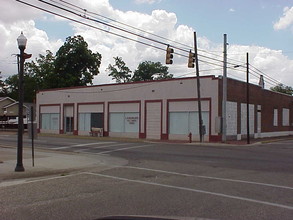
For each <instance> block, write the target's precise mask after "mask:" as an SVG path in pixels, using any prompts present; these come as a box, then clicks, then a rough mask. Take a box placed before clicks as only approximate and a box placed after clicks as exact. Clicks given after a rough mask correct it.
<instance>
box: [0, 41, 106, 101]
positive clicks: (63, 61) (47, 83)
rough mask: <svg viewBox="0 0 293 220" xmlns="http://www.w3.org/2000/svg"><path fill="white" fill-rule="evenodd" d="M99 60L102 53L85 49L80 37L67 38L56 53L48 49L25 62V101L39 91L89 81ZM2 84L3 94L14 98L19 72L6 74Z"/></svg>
mask: <svg viewBox="0 0 293 220" xmlns="http://www.w3.org/2000/svg"><path fill="white" fill-rule="evenodd" d="M101 59H102V56H101V54H99V53H98V52H97V53H93V52H92V51H91V50H89V49H88V44H87V43H86V42H85V41H84V39H83V37H82V36H80V35H78V36H74V37H68V38H67V39H66V41H65V43H64V44H63V46H61V47H60V48H59V50H58V51H57V53H56V55H55V56H54V55H53V53H52V52H51V51H49V50H47V51H46V54H45V55H42V54H40V55H39V57H38V58H36V59H35V61H31V62H26V63H25V71H24V101H25V102H32V101H33V100H34V97H35V93H36V91H38V90H42V89H50V88H63V87H72V86H85V85H87V84H92V80H93V78H94V76H96V75H98V74H99V67H100V65H101ZM4 84H5V89H6V94H4V95H8V96H10V97H11V98H14V99H17V97H18V95H17V94H18V74H15V75H12V76H10V77H8V78H7V79H6V80H5V81H4ZM2 87H3V88H4V86H2ZM2 90H3V89H2Z"/></svg>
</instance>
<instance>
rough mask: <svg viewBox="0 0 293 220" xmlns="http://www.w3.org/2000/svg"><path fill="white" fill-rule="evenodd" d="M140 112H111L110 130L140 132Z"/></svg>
mask: <svg viewBox="0 0 293 220" xmlns="http://www.w3.org/2000/svg"><path fill="white" fill-rule="evenodd" d="M138 131H139V113H136V112H127V113H126V112H115V113H110V132H123V133H124V132H129V133H131V132H138Z"/></svg>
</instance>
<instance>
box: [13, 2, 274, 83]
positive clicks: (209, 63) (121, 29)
mask: <svg viewBox="0 0 293 220" xmlns="http://www.w3.org/2000/svg"><path fill="white" fill-rule="evenodd" d="M16 1H18V2H20V3H23V4H26V5H28V6H31V7H34V8H37V9H39V10H42V11H45V12H47V13H51V14H54V15H56V16H59V17H62V18H65V19H68V20H71V21H73V22H77V23H79V24H82V25H85V26H88V27H91V28H94V29H97V30H100V31H103V32H106V33H109V34H112V35H115V36H118V37H121V38H124V39H127V40H131V41H134V42H137V43H141V44H143V45H146V46H150V47H153V48H155V49H159V50H162V51H165V49H164V48H160V47H158V46H154V45H152V44H149V43H146V42H143V41H139V40H136V39H132V38H130V37H126V36H124V35H121V34H117V33H113V32H110V31H109V30H104V29H102V28H98V27H96V26H93V25H90V24H87V23H84V22H81V21H79V20H76V19H73V18H70V17H68V16H64V15H61V14H58V13H56V12H53V11H49V10H47V9H44V8H40V7H38V6H35V5H32V4H29V3H27V2H23V1H21V0H16ZM39 1H40V2H43V3H45V4H49V5H51V6H53V7H57V8H59V9H61V10H65V11H67V12H69V13H72V14H74V15H77V16H79V17H81V18H83V19H88V20H91V21H94V22H98V23H100V24H103V25H106V26H109V27H111V28H115V29H118V30H120V31H125V32H127V33H129V34H133V35H135V36H137V37H141V38H144V39H146V40H149V41H153V42H155V43H158V44H163V45H165V46H168V45H169V44H167V43H164V42H161V41H158V40H154V39H151V38H148V37H145V36H142V35H139V34H136V33H133V32H131V31H129V30H125V29H123V28H120V27H115V26H113V25H109V24H107V23H105V22H102V21H98V20H96V19H92V18H89V17H85V16H83V15H81V14H78V13H76V12H73V11H70V10H68V9H65V8H62V7H60V6H56V5H54V4H51V3H48V2H45V1H43V0H39ZM51 1H52V2H56V1H54V0H51ZM60 1H61V2H66V1H62V0H60ZM68 4H71V3H68ZM71 5H73V4H71ZM76 7H78V6H76ZM80 9H81V8H80ZM82 10H83V11H84V12H87V10H86V9H82ZM103 17H105V16H103ZM105 18H106V19H109V18H107V17H105ZM111 20H112V21H115V20H114V19H111ZM115 22H117V21H115ZM120 23H121V22H120ZM121 24H123V23H121ZM124 25H125V24H124ZM128 26H129V27H132V26H130V25H128ZM132 28H134V27H132ZM138 30H140V31H143V30H141V29H138ZM145 33H148V34H151V35H153V36H158V35H154V34H152V33H149V32H145ZM158 37H160V36H158ZM161 38H162V39H166V40H169V39H167V38H163V37H161ZM173 42H174V43H178V42H176V41H173ZM182 45H184V46H188V45H185V44H182ZM173 47H174V46H173ZM174 48H175V49H178V50H181V51H184V52H187V51H186V50H185V49H182V48H178V47H174ZM200 51H203V52H204V53H209V54H212V55H214V56H219V55H218V54H217V55H216V54H213V53H210V52H208V51H205V50H200ZM188 52H189V51H188ZM174 54H177V55H179V56H183V57H188V56H187V55H184V54H181V53H177V52H175V53H174ZM199 56H200V57H203V58H206V59H211V60H213V61H215V62H218V63H221V64H222V63H223V61H222V60H218V59H216V58H211V57H208V56H205V55H201V54H199ZM199 61H200V62H203V63H206V64H208V65H216V66H221V65H220V64H217V63H212V62H208V61H206V60H199ZM235 61H236V60H235ZM237 62H238V61H237ZM228 64H231V65H237V64H236V63H231V62H228ZM271 79H273V78H271ZM276 81H277V80H275V82H276Z"/></svg>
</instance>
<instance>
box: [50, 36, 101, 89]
mask: <svg viewBox="0 0 293 220" xmlns="http://www.w3.org/2000/svg"><path fill="white" fill-rule="evenodd" d="M101 59H102V56H101V54H99V53H93V52H92V51H91V50H89V49H88V44H87V43H86V42H85V41H84V39H83V37H82V36H80V35H78V36H74V37H68V38H67V39H66V41H65V43H64V45H63V46H61V47H60V49H59V50H58V51H57V53H56V58H55V74H56V78H57V79H58V83H57V86H56V87H69V86H85V85H87V84H92V80H93V78H94V76H96V75H98V73H99V67H100V65H101Z"/></svg>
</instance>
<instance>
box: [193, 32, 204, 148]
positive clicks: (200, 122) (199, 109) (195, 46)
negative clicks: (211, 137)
mask: <svg viewBox="0 0 293 220" xmlns="http://www.w3.org/2000/svg"><path fill="white" fill-rule="evenodd" d="M194 54H195V66H196V82H197V98H198V101H197V103H198V121H199V140H200V142H203V121H202V115H201V100H200V79H199V65H198V55H197V41H196V32H194Z"/></svg>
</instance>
